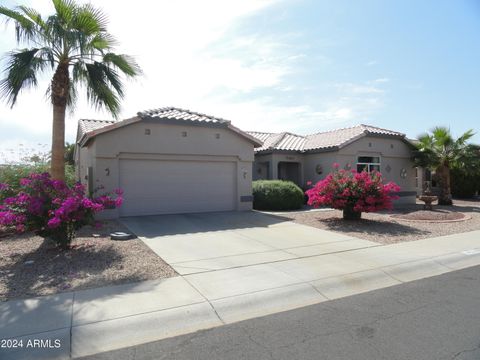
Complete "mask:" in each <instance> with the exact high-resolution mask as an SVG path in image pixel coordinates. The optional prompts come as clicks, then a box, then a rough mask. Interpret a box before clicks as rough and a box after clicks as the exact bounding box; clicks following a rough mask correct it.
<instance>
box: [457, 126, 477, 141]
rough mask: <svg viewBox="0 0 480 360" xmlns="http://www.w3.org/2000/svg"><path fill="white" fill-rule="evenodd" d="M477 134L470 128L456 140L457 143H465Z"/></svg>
mask: <svg viewBox="0 0 480 360" xmlns="http://www.w3.org/2000/svg"><path fill="white" fill-rule="evenodd" d="M474 135H475V133H474V131H473V129H470V130H468V131H466V132H464V133H463V134H462V135H461V136H460V137H459V138H458V139H457V140H456V141H455V142H456V143H457V144H460V145H463V144H465V143H466V142H467V140H470V139H471V138H472V137H473V136H474Z"/></svg>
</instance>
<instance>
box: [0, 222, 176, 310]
mask: <svg viewBox="0 0 480 360" xmlns="http://www.w3.org/2000/svg"><path fill="white" fill-rule="evenodd" d="M113 231H128V230H127V229H126V228H125V227H124V226H123V225H121V224H120V223H119V222H116V221H108V222H105V224H104V226H103V227H102V228H100V229H94V228H92V227H90V226H86V227H84V228H83V229H81V230H80V232H79V233H78V235H77V238H76V239H75V240H74V241H73V243H72V248H71V249H70V250H64V251H62V250H59V249H57V248H55V245H54V244H53V243H51V242H49V241H45V240H44V239H42V238H41V237H39V236H35V235H34V234H31V233H26V234H22V235H6V236H5V234H4V236H1V237H0V301H5V300H11V299H16V298H26V297H33V296H39V295H48V294H55V293H59V292H66V291H72V290H80V289H87V288H93V287H102V286H108V285H117V284H122V283H129V282H135V281H142V280H150V279H157V278H165V277H171V276H174V275H175V271H174V270H173V269H172V268H171V267H170V266H169V265H168V264H167V263H165V262H164V261H163V260H162V259H161V258H160V257H158V256H157V255H156V254H155V253H154V252H153V251H151V250H150V249H149V248H148V247H147V246H146V245H145V244H144V243H143V242H142V241H141V240H140V239H138V238H135V239H131V240H127V241H114V240H110V237H109V234H110V233H111V232H113ZM94 235H95V236H94ZM98 235H99V236H98Z"/></svg>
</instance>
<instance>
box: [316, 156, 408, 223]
mask: <svg viewBox="0 0 480 360" xmlns="http://www.w3.org/2000/svg"><path fill="white" fill-rule="evenodd" d="M333 167H334V171H333V172H332V173H330V174H328V175H327V177H326V178H325V179H323V180H321V181H319V182H317V183H316V184H315V185H314V186H313V187H312V188H311V189H309V190H307V191H306V194H307V196H308V205H312V206H314V207H320V206H329V207H332V208H334V209H339V210H343V218H344V219H346V220H355V219H360V217H361V214H362V212H374V211H379V210H383V209H391V208H392V207H393V200H395V199H398V196H396V195H395V193H396V192H398V191H400V187H399V186H398V185H397V184H395V183H393V182H389V183H387V184H384V183H383V178H382V174H380V173H379V172H378V171H372V172H370V173H369V172H366V171H362V172H360V173H359V172H357V171H355V170H343V169H341V170H339V166H338V164H333Z"/></svg>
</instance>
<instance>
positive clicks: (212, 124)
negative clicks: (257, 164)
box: [75, 107, 262, 217]
mask: <svg viewBox="0 0 480 360" xmlns="http://www.w3.org/2000/svg"><path fill="white" fill-rule="evenodd" d="M261 144H262V143H261V141H259V140H258V139H256V138H254V137H252V136H251V135H249V134H247V133H245V132H243V131H241V130H239V129H238V128H236V127H235V126H233V125H232V124H231V122H230V121H228V120H225V119H221V118H216V117H213V116H209V115H205V114H200V113H196V112H193V111H189V110H184V109H178V108H173V107H167V108H160V109H155V110H149V111H143V112H139V113H138V114H137V116H135V117H133V118H130V119H126V120H123V121H118V122H113V121H104V120H88V119H82V120H80V121H79V123H78V130H77V141H76V148H75V164H76V171H77V177H78V179H79V180H80V181H81V182H83V183H84V184H85V185H86V186H87V187H88V190H89V191H95V189H97V188H98V187H99V186H104V187H105V189H103V190H101V191H100V192H102V191H112V190H114V189H116V188H122V189H123V190H124V193H125V194H124V204H123V205H122V206H121V207H120V209H118V210H117V209H115V210H109V212H107V214H106V216H108V217H118V216H133V215H149V214H172V213H188V212H203V211H232V210H233V211H235V210H250V209H251V208H252V163H253V160H254V152H253V150H254V147H255V146H261Z"/></svg>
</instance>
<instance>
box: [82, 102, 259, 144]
mask: <svg viewBox="0 0 480 360" xmlns="http://www.w3.org/2000/svg"><path fill="white" fill-rule="evenodd" d="M140 121H153V122H158V123H171V124H186V125H200V126H215V127H223V128H228V129H229V130H231V131H233V132H235V133H237V134H238V135H240V136H242V137H244V138H246V139H247V140H248V141H250V142H251V143H253V144H254V145H255V146H261V145H262V141H260V140H259V139H257V138H256V137H253V136H251V135H249V134H247V133H246V132H244V131H242V130H240V129H238V128H237V127H235V126H233V125H232V124H231V122H230V121H229V120H225V119H222V118H218V117H214V116H210V115H206V114H202V113H197V112H194V111H190V110H185V109H180V108H175V107H163V108H158V109H152V110H145V111H140V112H138V113H137V116H135V117H133V118H130V119H126V120H122V121H111V120H89V119H81V120H79V122H78V130H77V143H79V144H80V146H84V145H85V144H86V143H87V142H88V141H89V140H90V139H92V138H94V137H95V136H97V135H100V134H102V133H105V132H109V131H112V130H115V129H118V128H121V127H124V126H127V125H130V124H133V123H137V122H140Z"/></svg>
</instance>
